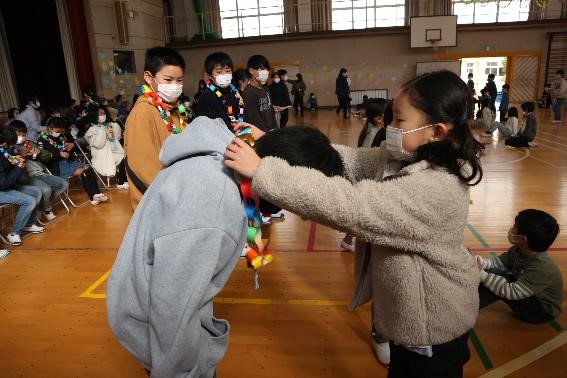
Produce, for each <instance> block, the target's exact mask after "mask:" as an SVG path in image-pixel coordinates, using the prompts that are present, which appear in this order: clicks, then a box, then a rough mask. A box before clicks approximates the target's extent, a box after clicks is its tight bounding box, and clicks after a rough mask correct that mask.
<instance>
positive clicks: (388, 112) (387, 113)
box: [384, 100, 394, 126]
mask: <svg viewBox="0 0 567 378" xmlns="http://www.w3.org/2000/svg"><path fill="white" fill-rule="evenodd" d="M392 122H394V101H392V100H388V103H387V104H386V109H384V126H389V125H391V124H392Z"/></svg>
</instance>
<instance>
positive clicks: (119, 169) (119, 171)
mask: <svg viewBox="0 0 567 378" xmlns="http://www.w3.org/2000/svg"><path fill="white" fill-rule="evenodd" d="M126 181H128V178H127V177H126V162H125V161H124V159H122V161H121V162H120V164H118V165H117V166H116V183H117V184H118V185H122V184H124V183H125V182H126Z"/></svg>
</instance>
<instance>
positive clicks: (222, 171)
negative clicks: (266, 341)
mask: <svg viewBox="0 0 567 378" xmlns="http://www.w3.org/2000/svg"><path fill="white" fill-rule="evenodd" d="M233 139H234V135H233V134H232V133H231V132H230V131H229V130H228V129H227V128H226V125H225V124H224V122H223V121H222V120H221V119H215V120H211V119H209V118H206V117H198V118H197V119H195V120H194V121H193V122H192V123H191V124H190V125H189V126H188V128H187V129H186V130H185V131H184V132H183V133H181V134H178V135H172V136H170V137H168V138H167V139H166V141H165V143H164V145H163V147H162V149H161V152H160V160H161V162H162V163H163V168H162V170H161V171H160V173H159V174H158V176H157V177H156V179H155V180H154V182H153V183H152V185H151V186H150V187H149V189H148V191H147V192H146V193H145V194H144V196H143V198H142V201H141V202H140V204H139V206H138V207H137V209H136V211H135V212H134V215H133V217H132V219H131V221H130V224H129V225H128V229H127V230H126V234H125V236H124V239H123V241H122V245H121V247H120V250H119V251H118V256H117V258H116V261H115V263H114V266H113V268H112V272H111V274H110V278H109V280H108V284H107V302H106V303H107V317H108V322H109V324H110V327H111V329H112V331H113V332H114V334H115V336H116V337H117V339H118V341H119V342H120V343H121V344H122V346H124V348H126V349H127V350H128V351H129V352H130V353H131V354H133V355H134V356H135V357H136V358H137V359H138V360H139V361H140V363H141V364H142V365H143V366H144V368H146V369H147V370H148V371H150V372H151V376H152V377H164V378H165V377H167V378H169V377H213V376H214V375H215V367H216V365H217V364H218V363H219V362H220V360H221V359H222V357H223V356H224V354H225V352H226V348H227V346H228V331H229V324H228V322H227V321H226V320H221V319H216V318H215V317H214V315H213V298H214V297H215V296H216V295H217V294H218V293H219V292H220V291H221V290H222V288H223V286H224V285H225V283H226V281H227V280H228V278H229V276H230V274H231V273H232V270H233V269H234V267H235V265H236V262H237V261H238V258H239V256H240V253H241V251H242V249H243V247H244V243H245V239H246V233H247V226H248V224H247V218H246V215H245V213H244V209H243V207H242V205H241V197H240V193H239V186H238V182H237V181H236V180H235V178H234V173H233V172H232V170H230V169H228V168H227V167H226V166H225V165H224V151H225V149H226V146H227V145H228V144H229V143H230V142H231V141H232V140H233ZM290 140H293V141H294V143H288V142H289V141H290ZM285 146H290V147H285ZM297 147H299V148H297ZM256 150H257V151H258V154H260V155H263V156H268V155H269V156H279V157H281V158H284V159H286V160H287V161H288V162H289V163H290V164H292V165H301V166H307V167H313V168H316V169H318V170H321V171H322V172H323V173H325V174H326V175H328V176H333V175H336V174H341V173H342V162H341V159H340V156H339V155H338V153H337V152H336V151H335V150H334V149H333V148H332V147H331V145H330V142H329V140H328V138H327V137H325V136H324V135H323V134H321V133H320V132H319V131H317V130H314V129H310V128H306V127H296V128H287V129H281V130H275V131H274V132H272V133H269V134H268V135H266V136H265V137H263V138H262V139H261V140H259V141H258V142H257V143H256ZM261 205H262V204H261ZM261 209H262V206H261ZM271 210H272V211H273V209H271Z"/></svg>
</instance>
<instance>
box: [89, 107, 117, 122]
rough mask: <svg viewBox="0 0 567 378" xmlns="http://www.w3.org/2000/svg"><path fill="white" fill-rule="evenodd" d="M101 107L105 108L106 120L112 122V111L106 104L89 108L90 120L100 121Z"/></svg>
mask: <svg viewBox="0 0 567 378" xmlns="http://www.w3.org/2000/svg"><path fill="white" fill-rule="evenodd" d="M99 109H102V110H104V114H105V115H106V122H112V118H111V117H110V112H109V111H108V107H106V106H104V105H99V106H97V107H94V106H93V107H92V108H90V109H89V121H90V122H92V123H97V122H98V111H99Z"/></svg>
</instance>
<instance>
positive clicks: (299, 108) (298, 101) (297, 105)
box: [293, 96, 303, 117]
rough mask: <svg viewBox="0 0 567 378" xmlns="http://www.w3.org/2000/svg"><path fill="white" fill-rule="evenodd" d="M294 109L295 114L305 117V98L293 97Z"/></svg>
mask: <svg viewBox="0 0 567 378" xmlns="http://www.w3.org/2000/svg"><path fill="white" fill-rule="evenodd" d="M293 109H294V110H295V114H297V113H299V114H300V115H301V116H302V117H303V96H294V97H293Z"/></svg>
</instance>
